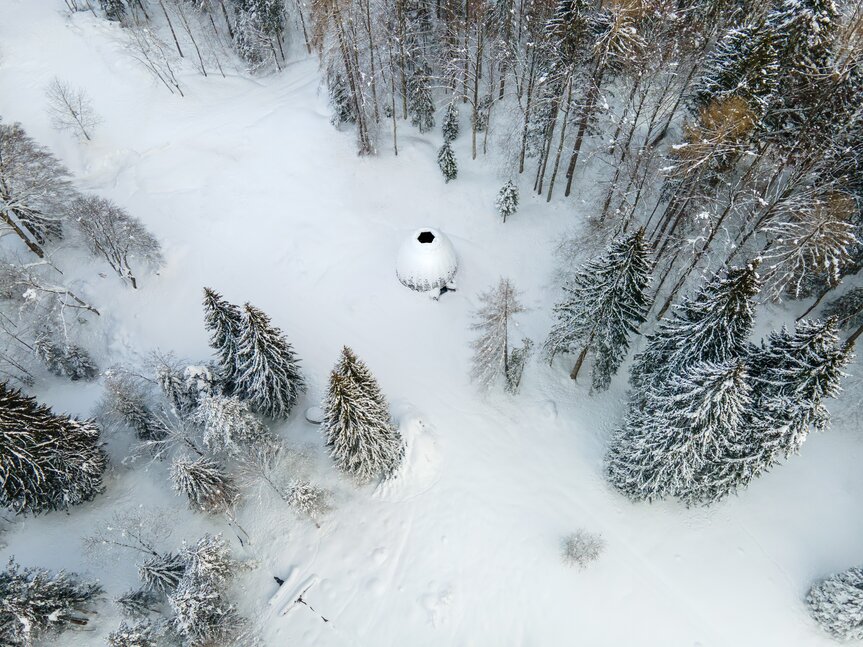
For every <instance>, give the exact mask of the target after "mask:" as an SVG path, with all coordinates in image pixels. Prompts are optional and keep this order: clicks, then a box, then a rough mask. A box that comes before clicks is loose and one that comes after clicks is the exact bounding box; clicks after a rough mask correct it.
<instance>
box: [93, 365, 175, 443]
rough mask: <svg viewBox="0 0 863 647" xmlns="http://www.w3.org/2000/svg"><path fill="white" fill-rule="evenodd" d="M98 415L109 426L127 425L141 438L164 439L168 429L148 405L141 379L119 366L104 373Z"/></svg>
mask: <svg viewBox="0 0 863 647" xmlns="http://www.w3.org/2000/svg"><path fill="white" fill-rule="evenodd" d="M99 408H100V410H101V414H100V418H103V419H104V420H106V421H107V423H106V424H109V425H111V426H120V427H123V428H129V429H131V430H132V431H133V432H134V433H135V437H136V438H137V439H138V440H141V441H143V442H148V443H149V442H158V441H161V440H164V439H165V437H166V436H167V435H168V430H167V428H166V427H165V425H164V423H163V422H162V421H161V420H160V419H159V418H158V417H157V416H156V414H155V413H154V412H153V410H152V408H151V407H150V403H149V396H148V393H147V388H146V387H145V385H144V383H143V380H142V379H141V378H139V377H137V376H134V375H132V374H131V373H129V372H127V371H124V370H121V369H111V370H110V371H107V372H106V374H105V394H104V396H103V398H102V401H101V402H100V404H99Z"/></svg>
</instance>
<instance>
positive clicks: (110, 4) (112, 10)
mask: <svg viewBox="0 0 863 647" xmlns="http://www.w3.org/2000/svg"><path fill="white" fill-rule="evenodd" d="M99 5H100V6H101V7H102V11H104V12H105V17H106V18H107V19H108V20H115V21H121V20H123V18H125V17H126V5H125V4H124V3H123V0H99Z"/></svg>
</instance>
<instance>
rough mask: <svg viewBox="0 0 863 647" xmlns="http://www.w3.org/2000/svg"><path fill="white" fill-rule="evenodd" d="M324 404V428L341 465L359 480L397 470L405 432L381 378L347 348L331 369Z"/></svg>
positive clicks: (337, 463)
mask: <svg viewBox="0 0 863 647" xmlns="http://www.w3.org/2000/svg"><path fill="white" fill-rule="evenodd" d="M323 409H324V422H323V425H322V431H323V434H324V436H325V438H326V440H327V445H329V446H330V447H331V448H332V449H331V456H332V457H333V459H334V460H335V462H336V465H337V466H338V467H339V469H341V470H342V471H343V472H346V473H348V474H351V475H353V476H354V477H355V478H356V479H357V480H359V481H360V482H364V481H369V480H371V479H374V478H377V477H379V476H383V477H384V478H388V477H390V476H392V475H393V474H394V473H395V471H396V470H397V469H398V467H399V465H400V464H401V461H402V457H403V456H404V445H403V442H402V438H401V435H400V434H399V432H398V430H397V429H396V428H395V427H394V426H393V424H392V423H391V422H390V412H389V406H388V404H387V402H386V399H385V397H384V396H383V394H382V393H381V391H380V387H379V386H378V384H377V381H376V380H375V379H374V377H373V376H372V374H371V372H370V371H369V370H368V368H367V367H366V366H365V364H363V362H362V361H360V360H359V359H357V357H356V355H354V353H353V351H351V349H349V348H347V347H345V348H344V349H342V357H341V360H340V361H339V364H338V365H337V366H336V367H335V369H333V371H332V373H331V374H330V381H329V388H328V390H327V396H326V399H325V401H324V405H323Z"/></svg>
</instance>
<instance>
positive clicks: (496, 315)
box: [470, 278, 524, 389]
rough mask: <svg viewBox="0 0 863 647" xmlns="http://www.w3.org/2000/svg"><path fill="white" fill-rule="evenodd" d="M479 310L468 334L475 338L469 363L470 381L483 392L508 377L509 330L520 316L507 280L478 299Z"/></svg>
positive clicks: (520, 307) (519, 308)
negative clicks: (514, 317)
mask: <svg viewBox="0 0 863 647" xmlns="http://www.w3.org/2000/svg"><path fill="white" fill-rule="evenodd" d="M479 300H480V302H481V304H482V305H481V306H480V308H479V309H478V310H477V311H476V312H475V313H474V319H475V321H474V323H473V324H471V330H474V331H476V332H477V333H478V335H479V336H478V337H477V338H476V339H474V340H473V341H472V342H471V348H472V349H473V360H472V368H471V373H470V375H471V379H473V380H474V381H475V382H476V383H477V384H479V385H480V387H482V388H484V389H488V388H490V387H491V386H492V385H493V384H494V383H495V382H496V381H497V380H498V379H499V377H500V376H501V375H502V376H504V377H506V376H507V374H508V373H509V364H510V360H511V357H510V355H511V353H510V350H509V326H510V323H511V321H512V318H513V316H514V315H517V314H519V313H520V312H524V306H522V305H521V303H519V300H518V291H517V290H516V289H515V286H514V285H513V284H512V283H511V282H510V280H509V279H504V278H501V279H500V281H499V282H498V284H497V285H496V286H495V287H493V288H491V289H490V290H488V291H487V292H484V293H483V294H481V295H480V296H479Z"/></svg>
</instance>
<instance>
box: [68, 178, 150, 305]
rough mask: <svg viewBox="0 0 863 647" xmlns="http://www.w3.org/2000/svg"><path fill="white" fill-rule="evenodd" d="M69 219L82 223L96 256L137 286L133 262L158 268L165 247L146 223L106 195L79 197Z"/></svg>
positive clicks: (80, 225)
mask: <svg viewBox="0 0 863 647" xmlns="http://www.w3.org/2000/svg"><path fill="white" fill-rule="evenodd" d="M69 218H70V219H71V220H72V221H74V222H75V223H76V224H77V225H78V229H79V230H80V231H81V233H82V235H83V237H84V242H85V244H86V245H87V247H88V249H89V250H90V253H91V254H93V256H99V257H102V258H104V259H105V260H106V261H107V263H108V265H110V266H111V269H113V270H114V272H116V273H117V276H119V277H120V278H121V279H122V280H123V281H124V282H126V281H128V283H129V285H131V286H132V287H133V288H137V287H138V279H137V278H136V277H135V275H134V274H133V272H132V267H131V263H132V262H133V261H134V262H136V263H138V264H140V265H146V266H149V267H152V268H158V267H159V266H160V265H162V262H163V260H162V247H161V245H160V244H159V241H158V240H156V238H155V237H154V236H153V234H151V233H150V232H149V231H147V228H146V227H144V224H143V223H142V222H141V221H140V220H138V219H137V218H135V217H134V216H132V215H130V214H129V213H127V212H126V211H125V210H124V209H122V208H120V207H119V206H117V205H116V204H114V203H113V202H111V201H110V200H108V199H106V198H100V197H98V196H95V195H87V196H79V197H77V198H75V199H74V200H73V201H72V202H71V204H70V205H69Z"/></svg>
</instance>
